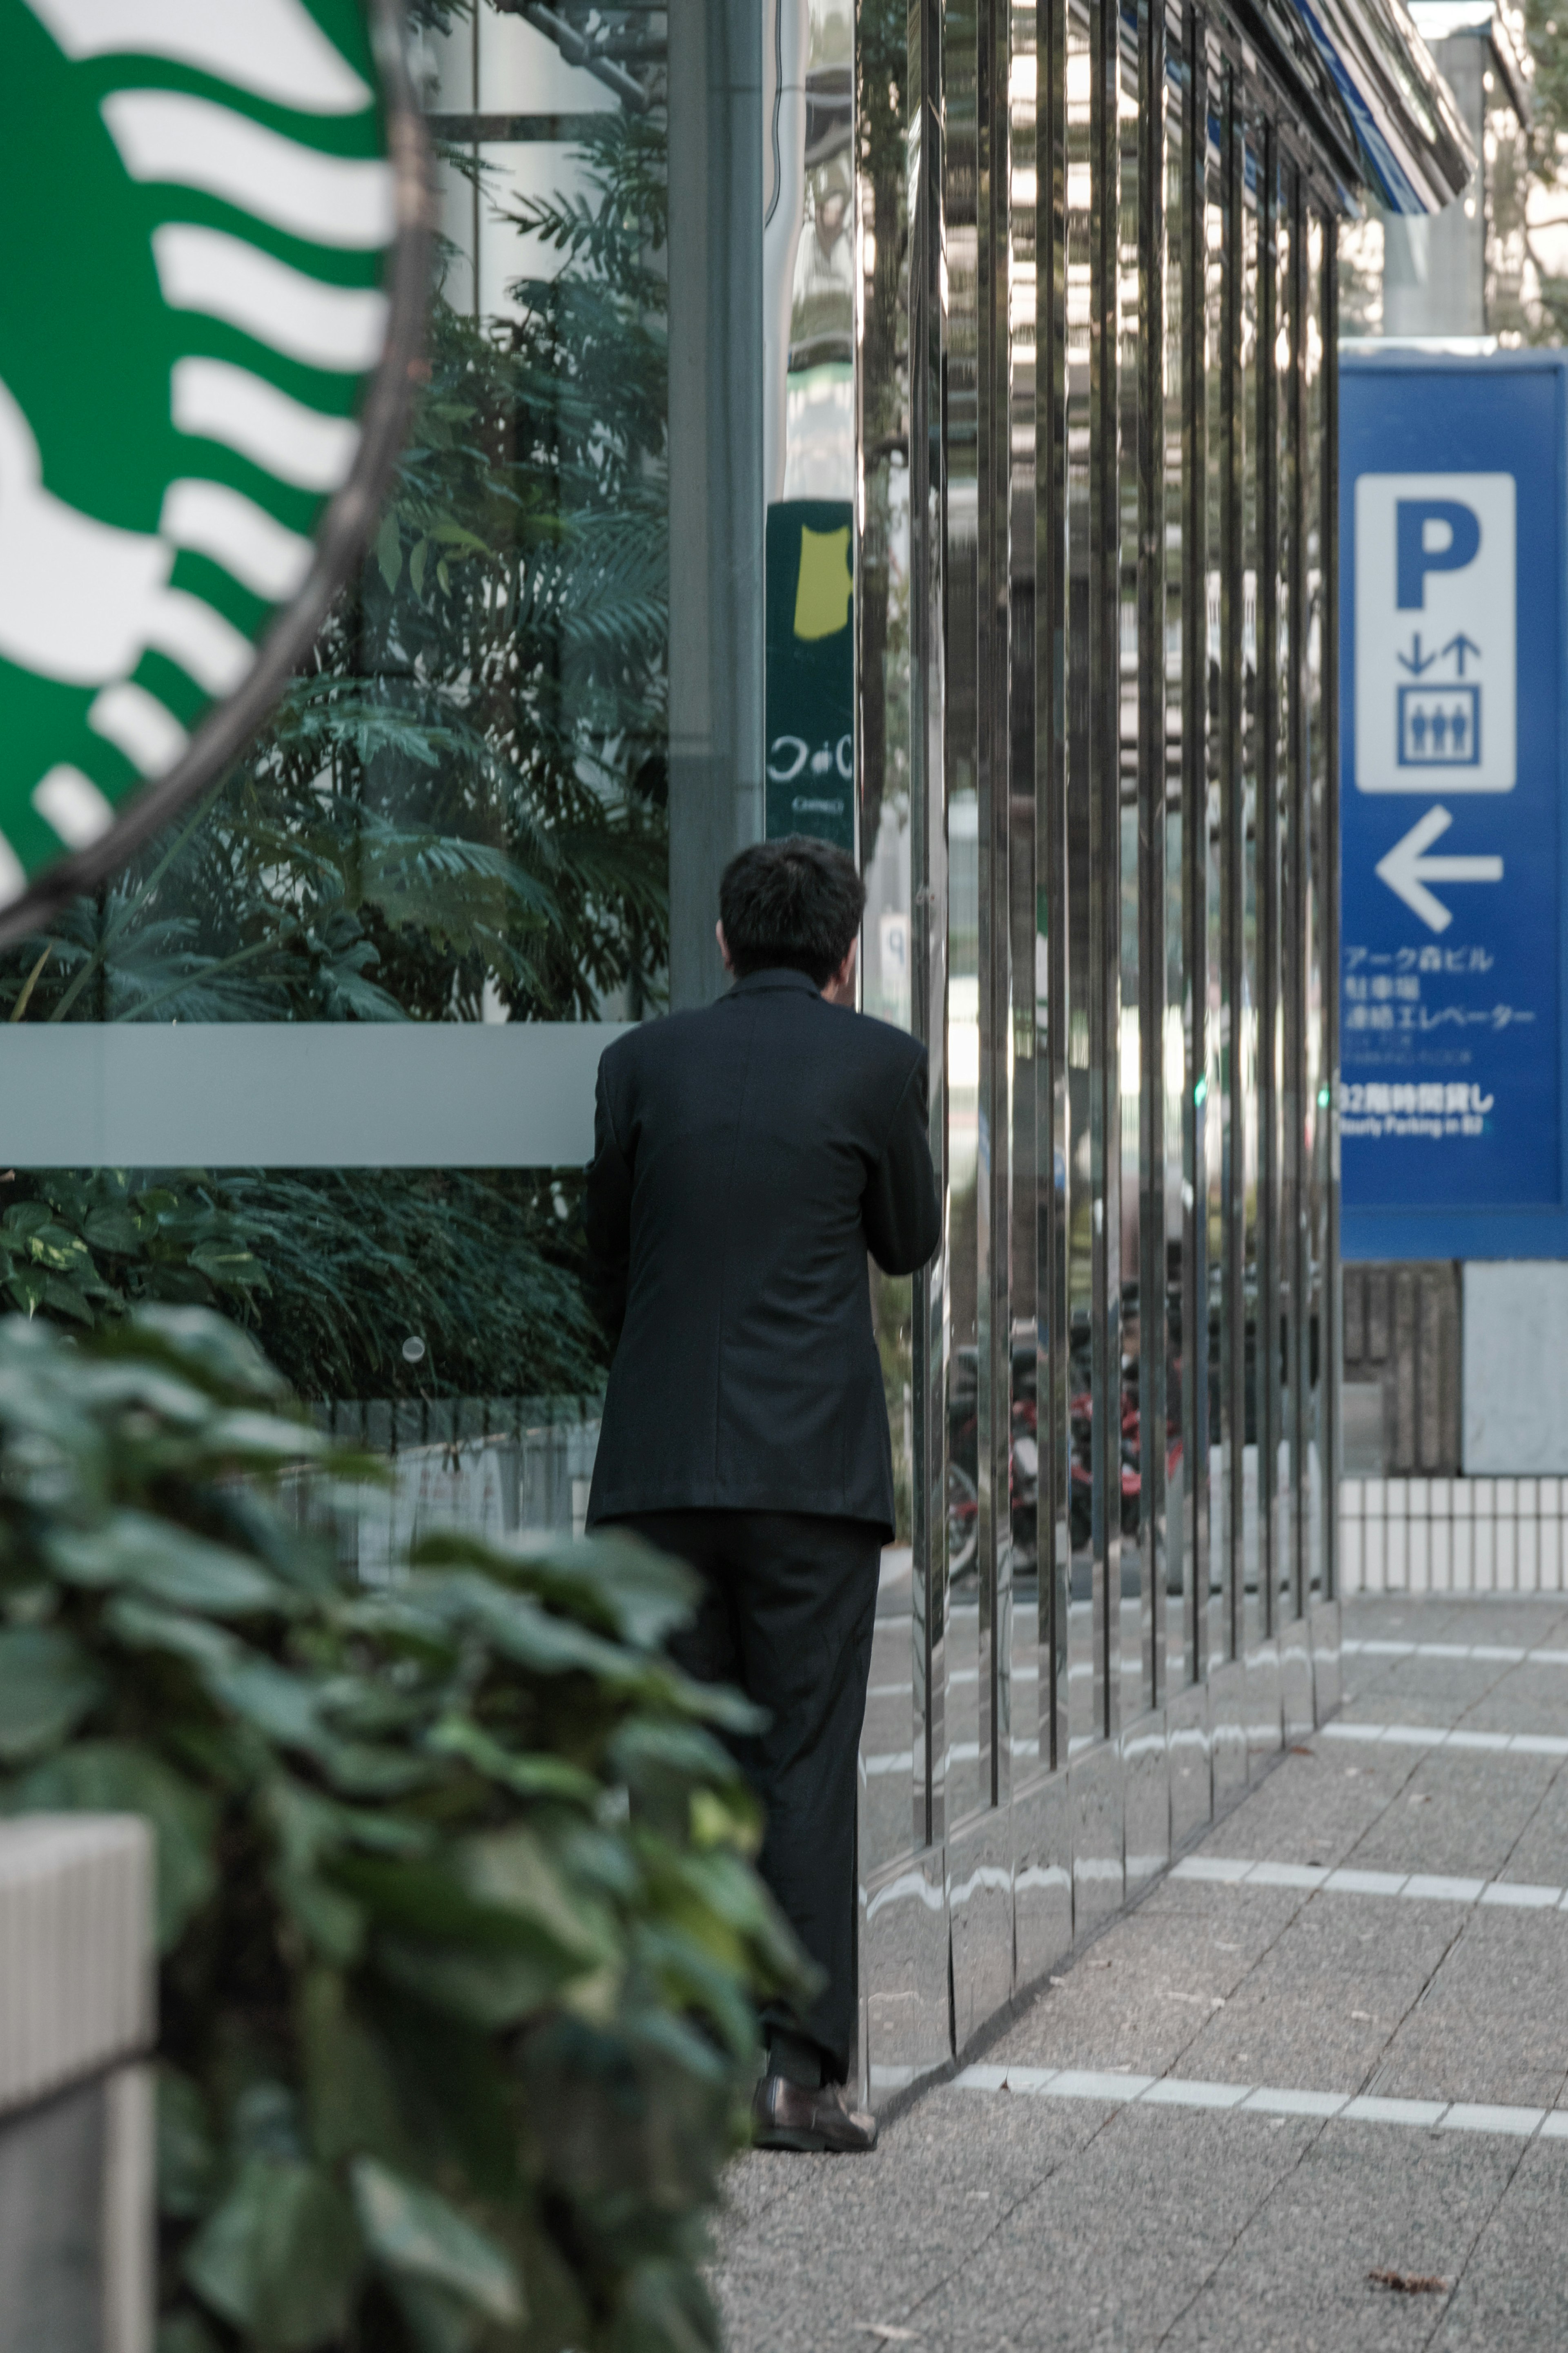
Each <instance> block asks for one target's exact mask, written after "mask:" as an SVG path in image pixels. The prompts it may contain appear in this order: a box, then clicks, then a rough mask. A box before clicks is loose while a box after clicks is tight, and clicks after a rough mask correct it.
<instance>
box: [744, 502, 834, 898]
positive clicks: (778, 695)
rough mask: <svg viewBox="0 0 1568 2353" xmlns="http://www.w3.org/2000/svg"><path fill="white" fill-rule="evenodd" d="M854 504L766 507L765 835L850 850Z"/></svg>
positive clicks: (832, 503)
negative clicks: (804, 837) (809, 837)
mask: <svg viewBox="0 0 1568 2353" xmlns="http://www.w3.org/2000/svg"><path fill="white" fill-rule="evenodd" d="M854 519H855V511H854V508H853V506H852V505H851V503H850V501H848V500H847V499H787V500H784V501H780V503H779V504H777V505H776V506H771V507H769V509H768V512H767V548H766V558H767V632H766V650H767V694H766V730H767V778H768V787H767V834H768V839H769V840H770V841H772V840H774V839H777V838H778V837H779V836H780V835H781V834H787V833H811V834H817V835H820V837H821V838H822V839H824V840H825V841H833V842H837V844H838V847H839V848H840V849H847V850H848V851H849V852H850V853H851V855H853V853H854V849H855V639H854V612H855V606H854V589H853V579H852V575H851V568H850V567H851V563H852V557H851V554H850V551H851V549H852V547H853V546H854Z"/></svg>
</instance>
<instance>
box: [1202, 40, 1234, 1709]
mask: <svg viewBox="0 0 1568 2353" xmlns="http://www.w3.org/2000/svg"><path fill="white" fill-rule="evenodd" d="M1205 62H1206V76H1205V100H1204V115H1203V134H1202V135H1203V138H1204V142H1205V170H1204V276H1203V298H1202V299H1203V355H1204V357H1203V402H1204V409H1205V468H1204V486H1205V487H1204V501H1203V533H1204V539H1203V548H1204V569H1203V610H1202V628H1203V636H1202V646H1203V681H1204V711H1203V736H1202V744H1203V777H1204V787H1205V791H1204V804H1203V815H1202V823H1201V825H1199V824H1198V823H1197V822H1196V820H1197V812H1196V811H1195V810H1194V833H1195V835H1196V837H1197V838H1196V839H1194V843H1193V854H1194V906H1193V910H1192V914H1193V923H1194V932H1196V931H1197V930H1198V928H1199V927H1200V925H1201V928H1202V933H1203V962H1202V965H1201V967H1200V969H1201V972H1202V976H1203V977H1202V991H1201V993H1202V1000H1203V1008H1204V1033H1203V1057H1202V1061H1201V1064H1200V1065H1199V1067H1198V1069H1197V1072H1196V1076H1195V1078H1194V1094H1197V1093H1198V1092H1199V1090H1200V1089H1201V1091H1202V1103H1201V1110H1202V1114H1203V1117H1202V1134H1203V1147H1202V1152H1201V1155H1200V1160H1199V1168H1198V1211H1199V1214H1200V1216H1201V1218H1202V1222H1203V1252H1204V1256H1203V1275H1204V1292H1203V1302H1202V1308H1201V1314H1202V1320H1203V1325H1204V1366H1203V1376H1204V1388H1205V1411H1206V1417H1207V1430H1206V1432H1205V1437H1206V1441H1207V1442H1206V1444H1205V1445H1203V1446H1202V1447H1201V1448H1200V1447H1199V1446H1198V1445H1196V1444H1194V1454H1199V1453H1201V1457H1202V1459H1201V1460H1199V1461H1194V1465H1193V1475H1194V1480H1202V1481H1203V1482H1204V1494H1203V1502H1204V1512H1203V1519H1204V1531H1205V1535H1204V1542H1203V1544H1202V1547H1201V1551H1200V1554H1199V1591H1200V1593H1203V1594H1204V1595H1205V1596H1206V1599H1205V1617H1206V1620H1207V1623H1206V1630H1205V1645H1204V1649H1205V1662H1206V1663H1207V1664H1208V1665H1209V1666H1210V1667H1211V1668H1212V1667H1214V1666H1215V1665H1218V1664H1220V1663H1221V1662H1224V1661H1226V1660H1227V1659H1229V1658H1230V1656H1231V1655H1232V1652H1231V1644H1230V1624H1229V1594H1228V1591H1227V1580H1226V1566H1227V1563H1228V1560H1229V1543H1230V1493H1229V1486H1228V1482H1227V1480H1226V1455H1225V1440H1226V1434H1227V1419H1226V1406H1225V1382H1224V1375H1225V1372H1226V1345H1225V1312H1224V1311H1225V1305H1226V1250H1225V1241H1226V1235H1225V1146H1226V1119H1225V1112H1226V1090H1225V1081H1226V1062H1227V1055H1226V1048H1227V1044H1228V1040H1227V1039H1226V1029H1225V1017H1226V1003H1225V981H1226V969H1225V950H1226V938H1225V926H1224V899H1223V895H1222V872H1221V865H1222V836H1223V820H1224V808H1225V751H1226V734H1225V728H1224V724H1223V715H1224V714H1223V708H1222V698H1223V680H1222V672H1221V654H1222V651H1223V638H1222V634H1221V618H1222V615H1221V600H1222V593H1223V584H1224V577H1225V574H1224V551H1225V529H1226V522H1227V521H1228V519H1229V518H1228V499H1227V475H1228V466H1229V458H1230V434H1229V425H1230V417H1229V404H1228V400H1227V383H1226V378H1227V373H1228V365H1227V362H1228V354H1227V352H1226V325H1227V322H1228V312H1227V301H1226V297H1227V293H1228V286H1227V269H1228V266H1229V261H1230V221H1229V199H1230V188H1229V184H1228V181H1227V179H1226V171H1225V161H1226V153H1225V142H1226V124H1227V120H1228V108H1229V90H1228V79H1229V77H1228V69H1227V68H1226V62H1225V59H1224V57H1223V55H1222V53H1221V51H1220V47H1219V43H1218V38H1217V36H1216V35H1215V33H1214V32H1213V31H1212V29H1211V30H1210V32H1209V36H1208V55H1207V58H1206V61H1205ZM1195 622H1196V616H1194V624H1195ZM1197 988H1198V981H1197V976H1196V973H1194V992H1196V990H1197Z"/></svg>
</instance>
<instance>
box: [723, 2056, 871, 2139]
mask: <svg viewBox="0 0 1568 2353" xmlns="http://www.w3.org/2000/svg"><path fill="white" fill-rule="evenodd" d="M752 2131H753V2137H754V2140H755V2145H756V2147H758V2148H797V2149H806V2150H810V2151H814V2152H816V2153H822V2152H824V2151H826V2152H827V2153H829V2154H831V2155H834V2156H837V2157H847V2156H848V2155H849V2154H850V2153H851V2151H853V2150H857V2149H869V2148H875V2147H876V2146H877V2119H876V2117H875V2116H862V2115H861V2114H860V2113H859V2111H858V2110H857V2109H854V2108H850V2107H847V2106H846V2105H845V2100H844V2087H843V2085H842V2084H824V2085H823V2087H822V2089H821V2090H820V2091H817V2092H810V2091H807V2089H806V2087H805V2084H792V2083H791V2082H790V2080H789V2078H788V2076H787V2075H764V2076H763V2080H762V2082H761V2083H760V2084H758V2085H757V2088H756V2091H755V2093H754V2094H752Z"/></svg>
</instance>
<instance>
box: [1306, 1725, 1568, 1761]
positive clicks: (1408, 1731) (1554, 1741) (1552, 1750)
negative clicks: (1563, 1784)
mask: <svg viewBox="0 0 1568 2353" xmlns="http://www.w3.org/2000/svg"><path fill="white" fill-rule="evenodd" d="M1319 1738H1320V1739H1321V1740H1354V1741H1359V1742H1361V1743H1363V1745H1367V1746H1371V1745H1372V1744H1373V1743H1376V1742H1384V1743H1385V1744H1386V1745H1387V1746H1390V1747H1394V1748H1465V1749H1470V1750H1474V1751H1477V1752H1479V1753H1484V1754H1490V1755H1497V1756H1501V1755H1502V1754H1503V1753H1504V1752H1505V1751H1506V1752H1509V1753H1510V1754H1511V1755H1513V1756H1515V1757H1568V1733H1560V1732H1467V1731H1465V1730H1464V1729H1463V1728H1462V1727H1461V1728H1459V1729H1458V1730H1457V1731H1453V1732H1447V1731H1445V1730H1444V1728H1443V1726H1442V1725H1440V1724H1346V1723H1344V1722H1343V1721H1342V1719H1341V1718H1340V1717H1338V1716H1336V1717H1335V1718H1334V1720H1333V1722H1332V1723H1331V1724H1325V1725H1323V1726H1322V1727H1321V1730H1320V1733H1319Z"/></svg>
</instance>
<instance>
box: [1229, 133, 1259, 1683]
mask: <svg viewBox="0 0 1568 2353" xmlns="http://www.w3.org/2000/svg"><path fill="white" fill-rule="evenodd" d="M1261 168H1262V159H1261V155H1260V153H1259V147H1258V139H1257V136H1256V129H1255V125H1254V123H1253V122H1252V121H1251V119H1250V117H1249V116H1248V115H1247V113H1245V112H1244V113H1243V114H1242V115H1241V117H1240V119H1239V120H1238V121H1237V126H1236V156H1235V169H1236V180H1237V206H1238V212H1239V231H1240V248H1241V249H1240V255H1239V284H1238V287H1237V312H1238V316H1237V341H1238V346H1239V347H1238V350H1237V366H1236V402H1237V444H1238V449H1237V474H1238V479H1237V484H1236V490H1235V496H1236V501H1237V547H1236V550H1235V554H1236V556H1237V559H1238V570H1239V575H1240V576H1239V580H1238V581H1237V582H1236V584H1235V585H1234V586H1233V589H1232V614H1231V632H1230V634H1231V650H1230V660H1231V668H1232V689H1231V691H1232V696H1233V702H1234V706H1235V712H1236V719H1235V725H1236V733H1237V786H1236V797H1237V809H1236V814H1235V818H1234V821H1233V833H1232V842H1233V854H1234V855H1235V856H1236V858H1237V864H1238V867H1239V872H1238V874H1237V877H1236V881H1235V885H1234V899H1233V907H1232V922H1233V923H1234V924H1235V926H1236V929H1237V944H1236V952H1235V956H1236V973H1235V979H1236V991H1235V1006H1234V1010H1233V1016H1232V1018H1233V1026H1234V1032H1235V1044H1234V1047H1233V1052H1234V1055H1235V1060H1236V1081H1235V1112H1234V1121H1235V1125H1236V1128H1237V1131H1238V1132H1237V1134H1236V1135H1235V1137H1234V1139H1233V1144H1232V1152H1233V1155H1234V1167H1233V1185H1234V1187H1235V1198H1234V1199H1233V1207H1232V1216H1233V1219H1237V1220H1238V1221H1239V1225H1240V1235H1239V1244H1240V1261H1241V1262H1240V1269H1239V1280H1238V1283H1237V1303H1236V1308H1235V1311H1234V1315H1233V1326H1232V1330H1233V1338H1232V1346H1233V1348H1235V1349H1236V1351H1237V1361H1236V1364H1235V1366H1234V1368H1233V1370H1234V1378H1235V1382H1236V1387H1237V1391H1238V1396H1237V1402H1236V1406H1235V1408H1234V1413H1235V1420H1236V1434H1237V1444H1238V1446H1239V1449H1240V1455H1241V1461H1240V1482H1239V1483H1240V1490H1241V1494H1240V1525H1241V1546H1240V1584H1241V1596H1240V1603H1239V1609H1240V1616H1241V1621H1242V1622H1241V1644H1240V1647H1241V1649H1242V1651H1243V1653H1244V1655H1246V1656H1247V1657H1250V1656H1251V1655H1252V1654H1253V1653H1254V1652H1255V1651H1256V1650H1257V1648H1258V1643H1259V1642H1260V1641H1261V1640H1262V1639H1263V1637H1264V1635H1265V1634H1266V1633H1267V1631H1268V1614H1267V1611H1266V1609H1265V1608H1264V1606H1263V1604H1262V1601H1261V1600H1260V1599H1259V1591H1260V1588H1259V1558H1258V538H1259V514H1258V458H1259V448H1260V440H1261V434H1260V417H1259V408H1258V234H1259V222H1258V214H1259V202H1260V194H1261V191H1260V185H1259V183H1260V178H1261ZM1235 1483H1236V1482H1235V1481H1234V1478H1233V1488H1234V1485H1235Z"/></svg>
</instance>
